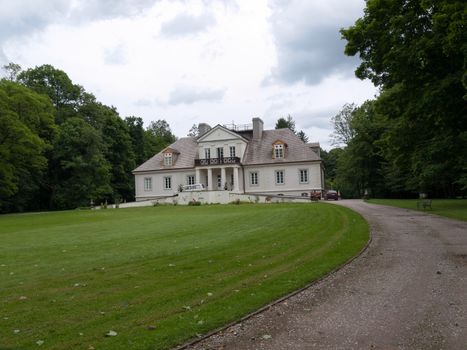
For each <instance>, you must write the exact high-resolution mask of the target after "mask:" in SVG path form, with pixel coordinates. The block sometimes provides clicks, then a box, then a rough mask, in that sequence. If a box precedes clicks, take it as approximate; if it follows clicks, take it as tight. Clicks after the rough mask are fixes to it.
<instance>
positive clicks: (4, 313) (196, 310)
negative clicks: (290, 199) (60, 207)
mask: <svg viewBox="0 0 467 350" xmlns="http://www.w3.org/2000/svg"><path fill="white" fill-rule="evenodd" d="M367 240H368V225H367V224H366V222H365V221H364V220H363V219H362V217H361V216H360V215H358V214H356V213H354V212H352V211H350V210H349V209H347V208H344V207H340V206H334V205H326V204H270V205H253V204H252V205H222V206H220V205H219V206H200V207H182V206H177V207H167V206H160V207H151V208H134V209H120V210H100V211H69V212H56V213H42V214H26V215H9V216H3V217H0V241H1V242H2V244H1V245H0V349H36V348H38V346H39V345H38V344H41V345H40V347H41V349H89V348H90V347H93V348H95V349H167V348H170V347H173V346H175V345H177V344H180V343H183V342H184V341H186V340H188V339H190V338H193V337H196V336H197V335H199V334H204V333H207V332H208V331H210V330H212V329H215V328H217V327H220V326H222V325H224V324H226V323H228V322H231V321H233V320H236V319H239V318H240V317H242V316H244V315H245V314H247V313H249V312H252V311H254V310H256V309H258V308H260V307H261V306H263V305H265V304H267V303H269V302H271V301H273V300H275V299H277V298H279V297H281V296H283V295H285V294H287V293H290V292H291V291H293V290H296V289H298V288H300V287H302V286H304V285H306V284H307V283H309V282H310V281H312V280H314V279H317V278H319V277H321V276H323V275H324V274H326V273H327V272H329V271H331V270H332V269H333V268H335V267H336V266H338V265H340V264H342V263H344V262H345V261H346V260H347V259H349V258H350V257H352V256H354V255H355V254H357V253H358V252H359V251H360V250H361V248H362V247H363V246H364V245H365V243H366V242H367ZM110 330H113V331H115V332H116V333H117V335H116V336H111V337H106V336H105V334H106V333H107V332H109V331H110Z"/></svg>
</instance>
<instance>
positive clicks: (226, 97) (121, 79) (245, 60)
mask: <svg viewBox="0 0 467 350" xmlns="http://www.w3.org/2000/svg"><path fill="white" fill-rule="evenodd" d="M1 1H2V0H0V2H1ZM25 1H26V0H25ZM109 1H110V0H106V1H104V2H101V1H92V0H70V1H65V0H63V1H62V0H47V1H45V0H30V1H29V2H27V3H26V5H27V6H24V4H25V2H24V1H18V2H10V1H9V2H6V5H7V6H6V7H3V8H5V11H3V8H2V12H0V19H3V21H0V33H1V34H0V45H1V47H2V48H3V52H4V53H5V56H6V57H5V58H4V61H5V62H6V60H7V59H8V60H9V61H13V62H16V63H19V64H20V65H21V66H23V67H24V68H28V67H34V66H37V65H41V64H52V65H53V66H55V67H56V68H58V69H62V70H64V71H65V72H66V73H67V74H68V75H69V76H70V78H71V79H72V80H73V81H74V82H75V83H76V84H80V85H82V86H83V87H84V88H85V89H86V90H88V91H89V92H92V93H94V94H95V95H96V97H97V98H98V100H100V101H101V102H103V103H105V104H107V105H114V106H116V107H117V109H118V111H119V112H120V114H121V115H122V116H129V115H135V116H141V117H143V119H144V120H145V123H146V125H148V124H149V122H150V121H151V120H156V119H161V118H164V119H166V120H167V121H168V122H169V124H170V126H171V128H172V130H173V131H174V132H175V133H176V134H177V135H178V136H183V135H186V133H187V132H188V130H189V129H190V127H191V125H192V124H194V123H196V124H197V123H200V122H207V123H209V124H211V125H216V124H226V123H231V122H232V121H233V122H235V123H238V124H244V123H249V122H250V121H251V118H252V117H261V118H263V120H264V122H265V127H266V128H273V127H274V125H275V122H276V120H277V118H279V117H281V116H286V115H288V114H290V115H292V116H293V117H294V118H295V120H296V123H297V128H299V129H303V130H304V131H305V132H306V133H307V134H308V136H310V140H313V141H320V142H321V143H322V144H326V142H327V141H326V140H327V139H328V135H329V134H330V133H331V130H330V124H329V123H328V121H329V119H330V118H331V117H332V116H333V115H335V114H336V113H337V112H338V111H339V109H340V108H341V107H342V105H343V104H344V103H346V102H355V103H361V102H363V101H364V100H365V99H368V98H370V97H372V95H373V94H374V93H375V91H376V89H375V88H374V87H373V86H372V85H371V84H370V83H368V82H361V81H359V80H357V79H355V78H353V77H352V74H353V67H352V64H353V63H351V62H352V59H349V58H347V57H345V56H344V55H343V53H342V50H343V43H342V42H340V41H339V40H338V39H339V34H338V29H339V28H340V27H345V26H347V25H349V24H351V23H353V21H355V20H356V18H357V17H358V16H359V14H360V11H361V9H362V8H363V6H364V1H363V0H358V1H357V0H348V1H346V2H341V1H337V0H331V1H327V2H321V1H320V2H318V1H315V0H309V1H299V0H292V1H273V2H272V1H271V2H268V0H255V1H251V0H238V1H233V0H224V1H216V0H179V1H176V0H155V1H149V0H147V1H145V0H140V1H137V0H118V1H115V2H114V1H112V2H111V4H110V2H109ZM41 6H42V7H43V9H44V10H46V11H38V8H41ZM2 16H3V17H2ZM190 21H191V22H190ZM6 29H8V30H6ZM1 54H2V51H1V50H0V56H1ZM0 60H1V57H0ZM267 77H269V78H270V79H269V84H268V85H266V86H265V85H262V84H261V83H262V82H263V81H264V80H265V78H267Z"/></svg>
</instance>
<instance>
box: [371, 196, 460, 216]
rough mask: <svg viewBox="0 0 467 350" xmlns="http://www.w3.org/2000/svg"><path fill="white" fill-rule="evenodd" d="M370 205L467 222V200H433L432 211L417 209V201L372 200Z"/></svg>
mask: <svg viewBox="0 0 467 350" xmlns="http://www.w3.org/2000/svg"><path fill="white" fill-rule="evenodd" d="M368 203H373V204H383V205H390V206H393V207H398V208H404V209H413V210H419V211H426V212H427V213H430V214H437V215H441V216H445V217H448V218H452V219H458V220H464V221H467V199H433V201H432V203H431V207H432V209H427V210H423V209H417V199H370V200H368Z"/></svg>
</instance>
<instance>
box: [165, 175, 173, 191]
mask: <svg viewBox="0 0 467 350" xmlns="http://www.w3.org/2000/svg"><path fill="white" fill-rule="evenodd" d="M171 189H172V178H171V177H170V176H166V177H164V190H171Z"/></svg>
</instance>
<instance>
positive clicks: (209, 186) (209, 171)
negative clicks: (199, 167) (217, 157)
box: [208, 168, 213, 191]
mask: <svg viewBox="0 0 467 350" xmlns="http://www.w3.org/2000/svg"><path fill="white" fill-rule="evenodd" d="M212 188H213V187H212V169H211V168H208V191H212Z"/></svg>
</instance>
